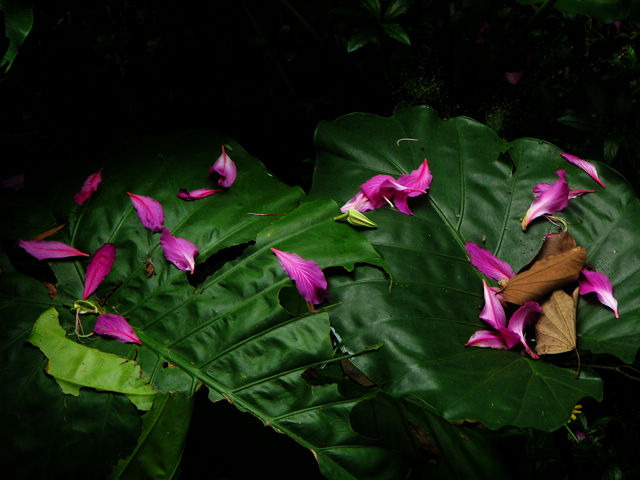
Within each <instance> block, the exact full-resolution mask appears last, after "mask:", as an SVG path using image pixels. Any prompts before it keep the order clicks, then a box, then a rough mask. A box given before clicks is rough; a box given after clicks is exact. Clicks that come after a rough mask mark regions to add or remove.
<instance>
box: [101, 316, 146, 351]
mask: <svg viewBox="0 0 640 480" xmlns="http://www.w3.org/2000/svg"><path fill="white" fill-rule="evenodd" d="M93 331H94V332H95V333H97V334H98V335H107V336H109V337H113V338H115V339H116V340H118V341H119V342H122V343H137V344H139V345H142V342H141V341H140V340H139V339H138V336H137V335H136V332H134V331H133V328H131V325H129V323H128V322H127V321H126V320H125V319H124V317H121V316H120V315H113V314H105V315H100V316H99V317H98V320H97V321H96V325H95V327H93Z"/></svg>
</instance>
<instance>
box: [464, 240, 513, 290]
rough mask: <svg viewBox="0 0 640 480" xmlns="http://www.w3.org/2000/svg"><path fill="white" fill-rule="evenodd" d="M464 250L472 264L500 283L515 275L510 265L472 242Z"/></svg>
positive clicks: (465, 245)
mask: <svg viewBox="0 0 640 480" xmlns="http://www.w3.org/2000/svg"><path fill="white" fill-rule="evenodd" d="M464 248H465V249H466V250H467V254H469V259H470V260H471V264H472V265H473V266H474V267H476V268H477V269H478V270H480V271H481V272H482V273H483V274H485V275H486V276H487V277H489V278H492V279H494V280H498V281H500V280H505V279H508V278H511V277H513V275H514V273H513V270H512V269H511V267H510V266H509V264H508V263H507V262H505V261H502V260H500V259H499V258H496V257H494V256H493V254H492V253H491V252H490V251H489V250H486V249H484V248H482V247H479V246H478V245H476V244H475V243H471V242H467V243H465V244H464Z"/></svg>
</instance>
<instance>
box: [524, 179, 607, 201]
mask: <svg viewBox="0 0 640 480" xmlns="http://www.w3.org/2000/svg"><path fill="white" fill-rule="evenodd" d="M550 188H551V184H550V183H539V184H537V185H536V186H535V187H533V194H534V195H535V196H536V197H537V196H539V195H540V194H541V193H543V192H546V191H547V190H549V189H550ZM588 193H596V191H595V190H569V200H571V199H572V198H578V197H581V196H582V195H586V194H588Z"/></svg>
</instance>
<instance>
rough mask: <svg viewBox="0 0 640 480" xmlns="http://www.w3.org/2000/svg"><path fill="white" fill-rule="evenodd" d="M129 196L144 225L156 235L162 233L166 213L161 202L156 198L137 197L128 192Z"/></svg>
mask: <svg viewBox="0 0 640 480" xmlns="http://www.w3.org/2000/svg"><path fill="white" fill-rule="evenodd" d="M127 195H129V197H131V203H133V206H134V207H135V209H136V211H137V212H138V218H139V219H140V221H141V222H142V225H144V226H145V228H147V229H148V230H151V231H152V232H155V233H157V232H159V231H161V230H162V224H163V223H164V211H163V210H162V205H160V202H158V201H157V200H155V199H154V198H151V197H145V196H144V195H136V194H135V193H129V192H127Z"/></svg>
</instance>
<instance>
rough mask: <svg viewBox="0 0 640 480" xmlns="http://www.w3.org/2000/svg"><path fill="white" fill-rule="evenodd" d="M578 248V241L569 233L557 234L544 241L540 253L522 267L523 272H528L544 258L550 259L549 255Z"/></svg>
mask: <svg viewBox="0 0 640 480" xmlns="http://www.w3.org/2000/svg"><path fill="white" fill-rule="evenodd" d="M575 247H576V240H575V239H574V238H573V236H572V235H571V234H570V233H569V232H560V233H555V234H553V235H551V236H549V237H547V238H545V239H544V242H543V243H542V246H541V247H540V250H538V253H536V255H535V256H534V257H533V258H532V259H531V260H530V261H529V263H527V264H526V265H525V266H524V267H522V270H520V271H521V272H522V271H524V270H528V269H529V268H531V266H532V265H533V264H534V263H535V262H537V261H538V260H542V259H543V258H544V257H548V256H549V255H553V254H555V253H564V252H568V251H569V250H571V249H572V248H575Z"/></svg>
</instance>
